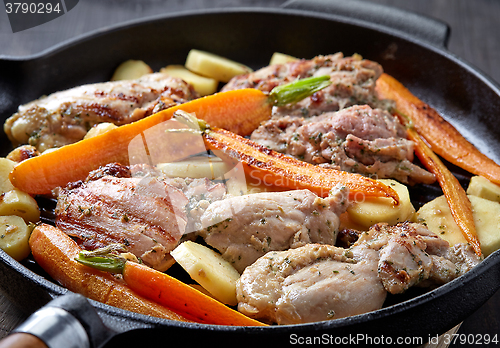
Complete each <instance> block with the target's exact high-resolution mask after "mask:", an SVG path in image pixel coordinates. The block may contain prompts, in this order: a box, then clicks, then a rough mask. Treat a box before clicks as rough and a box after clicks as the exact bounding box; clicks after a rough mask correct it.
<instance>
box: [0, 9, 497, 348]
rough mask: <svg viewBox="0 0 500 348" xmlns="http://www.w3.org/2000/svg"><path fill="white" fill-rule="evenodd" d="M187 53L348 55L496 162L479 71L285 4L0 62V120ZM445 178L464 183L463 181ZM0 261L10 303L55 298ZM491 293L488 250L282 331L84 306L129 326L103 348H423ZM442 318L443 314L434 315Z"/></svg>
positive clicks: (43, 282) (380, 32) (493, 270)
mask: <svg viewBox="0 0 500 348" xmlns="http://www.w3.org/2000/svg"><path fill="white" fill-rule="evenodd" d="M192 48H197V49H201V50H206V51H210V52H213V53H216V54H219V55H222V56H225V57H228V58H230V59H234V60H236V61H239V62H242V63H244V64H247V65H249V66H251V67H252V68H259V67H262V66H265V65H267V63H268V61H269V58H270V57H271V55H272V53H273V52H275V51H280V52H284V53H288V54H290V55H294V56H298V57H305V58H311V57H313V56H316V55H320V54H330V53H335V52H338V51H342V52H344V54H345V55H351V54H353V53H359V54H361V55H362V56H363V57H364V58H367V59H370V60H374V61H377V62H379V63H380V64H382V66H383V67H384V70H385V71H386V72H388V73H389V74H391V75H393V76H395V77H396V78H397V79H399V80H400V81H401V82H402V83H403V84H405V85H406V86H407V87H408V88H409V89H410V90H411V91H412V92H413V93H414V94H416V95H417V96H418V97H420V98H421V99H423V100H424V101H426V102H427V103H429V104H430V105H431V106H432V107H434V108H435V109H436V110H437V111H438V112H439V113H440V114H441V115H442V116H443V117H445V118H446V119H447V120H448V121H450V122H451V123H452V124H453V125H455V126H456V127H457V128H458V129H459V130H460V131H461V132H462V134H464V136H466V138H468V139H469V140H470V141H471V142H472V143H473V144H474V145H476V146H477V147H478V148H479V149H480V150H481V151H482V152H483V153H485V154H486V155H488V156H489V157H490V158H492V159H493V160H495V161H496V162H497V163H498V162H500V153H499V152H498V151H495V149H498V148H499V145H500V144H499V143H500V127H498V126H497V124H496V119H495V113H497V114H498V111H499V110H500V89H499V88H498V86H496V85H495V84H494V83H492V82H491V81H490V80H489V79H487V78H486V77H484V76H482V75H481V74H480V73H479V72H478V71H476V70H475V69H473V68H472V67H470V66H468V65H467V64H466V63H464V62H463V61H461V60H460V59H459V58H457V57H455V56H453V55H452V54H450V53H449V52H447V51H446V50H445V49H444V48H443V47H439V46H437V45H433V44H430V43H427V42H425V41H422V40H420V39H419V38H414V37H411V36H409V35H402V34H401V33H399V32H392V31H390V30H386V28H381V27H378V26H377V25H373V24H367V23H366V22H361V21H358V20H353V19H349V18H347V17H341V16H335V15H329V14H320V13H316V12H304V11H296V10H286V9H284V10H278V9H274V10H271V9H265V10H259V9H237V10H213V11H203V12H191V13H184V14H177V15H170V16H162V17H157V18H152V19H149V20H147V21H140V22H134V23H129V24H127V25H124V26H120V27H116V28H112V29H110V30H108V31H106V32H97V33H94V34H92V35H88V36H86V37H83V38H81V39H79V40H76V41H71V42H68V43H65V44H63V45H61V46H58V47H56V48H55V49H52V50H50V51H47V52H44V53H42V54H40V55H37V56H33V57H29V58H27V59H22V60H3V61H0V69H1V71H2V76H1V77H0V90H1V91H2V98H1V100H0V115H1V116H2V119H3V120H4V119H5V118H7V117H9V116H10V115H11V114H12V113H13V112H15V110H16V109H17V106H18V105H20V104H23V103H25V102H28V101H30V100H33V99H36V98H38V97H39V96H40V95H44V94H48V93H52V92H55V91H58V90H62V89H66V88H70V87H74V86H77V85H81V84H84V83H92V82H98V81H106V80H109V78H110V77H111V75H112V72H113V71H114V69H115V68H116V67H117V65H118V64H120V63H121V62H123V61H125V60H127V59H141V60H144V61H146V62H147V63H148V64H150V65H151V67H152V68H153V69H154V70H158V69H159V68H160V67H162V66H165V65H167V64H183V63H184V60H185V57H186V55H187V53H188V51H189V50H190V49H192ZM0 144H1V146H2V147H1V148H2V152H3V153H2V155H5V154H6V153H7V152H8V151H9V150H10V143H9V142H8V140H7V138H6V137H5V136H4V135H3V134H2V138H0ZM454 171H455V172H456V173H457V175H459V178H460V179H461V180H463V182H464V183H466V181H467V178H468V174H467V173H463V172H461V171H459V170H456V169H454ZM412 194H414V195H415V196H421V199H422V200H425V199H428V198H429V197H431V196H435V195H437V194H439V193H437V192H436V191H433V190H432V188H429V187H422V186H417V187H414V188H413V189H412ZM419 199H420V198H419ZM417 204H418V202H417ZM0 256H1V263H0V276H1V278H0V279H3V280H5V279H9V281H8V282H7V281H2V288H5V289H6V291H7V292H8V293H9V294H12V296H13V297H15V296H16V295H18V294H19V293H32V292H34V291H36V292H37V293H39V294H40V298H39V299H38V300H35V299H33V300H31V302H30V301H27V302H26V303H24V304H23V305H24V306H27V307H30V306H31V307H32V308H33V310H34V309H36V308H38V307H39V306H40V305H41V304H43V303H44V301H45V302H46V299H48V298H51V297H55V296H59V295H61V294H63V293H65V292H66V290H65V289H63V288H61V287H60V286H58V285H55V284H53V283H52V282H50V281H49V280H47V279H46V278H44V276H43V275H44V273H43V271H41V270H39V269H37V267H36V265H33V264H32V263H30V262H29V261H28V262H25V263H24V264H23V265H20V264H18V263H17V262H15V261H12V259H10V258H9V257H8V256H7V255H6V254H5V253H3V252H1V251H0ZM30 269H31V270H30ZM499 287H500V251H497V252H495V253H494V254H492V255H490V256H489V257H488V258H487V259H486V260H485V261H483V262H482V263H481V264H480V265H479V266H477V267H476V268H474V269H473V270H472V271H470V272H469V273H467V274H466V275H464V276H462V277H460V278H458V279H456V280H454V281H452V282H450V283H448V284H446V285H444V286H442V287H440V288H438V289H436V290H434V291H432V292H429V293H423V294H417V296H416V297H413V298H409V299H407V298H406V297H405V298H400V299H395V301H394V304H392V305H390V304H389V305H388V306H386V307H385V308H383V309H382V310H379V311H376V312H372V313H367V314H363V315H358V316H354V317H349V318H345V319H338V320H333V321H328V322H320V323H314V324H304V325H296V326H293V327H288V326H281V327H269V328H245V329H243V328H231V327H215V326H209V325H198V324H185V323H178V322H172V321H167V320H161V319H156V318H152V317H146V316H143V315H139V314H135V313H131V312H126V311H123V310H119V309H116V308H113V307H109V306H106V305H102V304H99V303H95V302H93V304H94V305H95V307H96V308H97V309H98V311H99V313H100V314H101V316H102V317H103V320H104V322H105V324H106V325H108V326H109V327H110V328H112V329H115V330H116V331H118V332H125V331H128V332H126V333H124V334H122V335H120V336H117V337H116V339H114V340H113V341H112V343H113V344H116V345H118V344H121V343H127V344H131V342H132V341H134V340H135V341H136V342H140V341H141V339H140V337H144V336H143V335H137V331H136V330H141V329H148V331H147V337H148V338H151V339H155V338H156V339H158V338H162V337H163V338H165V337H167V336H168V337H170V338H171V339H173V340H175V339H174V338H172V337H178V338H179V340H181V338H183V339H185V338H186V337H190V336H188V335H189V334H190V333H191V332H194V333H195V334H196V336H195V337H196V338H197V339H200V338H203V339H205V340H206V342H208V341H209V340H210V341H214V342H220V340H221V339H224V340H227V341H228V342H233V341H232V339H234V340H236V339H237V340H238V341H244V342H245V345H246V344H250V343H252V344H260V343H262V342H265V343H266V344H270V343H271V342H273V343H280V344H284V343H293V342H292V339H293V337H296V338H297V339H299V338H300V337H306V336H314V337H320V338H322V339H324V340H326V341H325V342H327V343H328V342H330V341H328V340H332V339H333V340H334V341H333V343H336V344H338V343H341V344H339V345H342V344H349V343H352V340H351V341H348V340H347V339H352V338H353V337H358V338H359V339H363V337H365V338H366V337H372V338H373V337H378V338H380V339H382V337H385V341H383V343H393V344H396V343H408V342H400V341H398V338H401V337H422V338H423V341H422V343H424V342H426V341H427V340H428V339H429V337H430V336H431V335H436V334H441V333H443V332H445V331H447V330H449V329H451V328H452V327H453V326H455V325H457V324H458V323H459V322H461V321H462V320H463V319H465V318H466V317H467V316H469V315H470V314H471V313H472V312H473V311H474V310H476V309H477V308H478V307H480V306H481V305H482V304H483V303H484V302H486V300H487V299H488V298H489V297H490V296H491V295H493V294H494V293H495V291H496V290H497V289H498V288H499ZM29 297H30V298H31V297H33V296H29ZM35 297H36V296H35ZM21 298H26V296H22V297H21ZM37 298H38V297H37ZM464 299H465V301H464ZM403 300H406V301H403ZM457 304H460V305H457ZM441 313H446V314H447V315H446V316H445V317H443V316H442V315H441ZM152 328H153V329H152ZM131 329H136V330H132V331H129V330H131ZM139 332H140V331H139ZM186 334H187V335H186ZM291 335H296V336H293V337H292V336H291ZM358 335H364V336H363V337H361V336H358ZM344 338H345V339H344ZM229 340H231V341H229ZM179 342H181V341H179ZM235 342H236V341H235ZM247 342H248V343H247ZM170 343H174V342H173V341H171V342H170ZM359 343H363V342H362V341H361V342H359V341H358V344H359ZM365 343H366V342H365ZM372 343H373V342H372ZM375 344H376V342H375Z"/></svg>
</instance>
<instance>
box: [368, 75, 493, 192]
mask: <svg viewBox="0 0 500 348" xmlns="http://www.w3.org/2000/svg"><path fill="white" fill-rule="evenodd" d="M376 88H377V92H378V93H379V95H380V97H382V98H387V99H392V100H394V101H395V102H396V109H397V110H398V111H399V112H401V113H402V114H404V115H405V116H407V117H408V118H409V120H410V121H411V122H412V124H413V127H414V128H415V130H416V131H417V132H418V134H420V135H421V136H423V137H424V139H425V140H426V141H427V142H428V143H429V145H430V146H431V148H432V150H433V151H434V152H435V153H437V154H438V155H440V156H441V157H443V158H444V159H446V160H447V161H449V162H451V163H453V164H455V165H457V166H458V167H460V168H462V169H465V170H467V171H468V172H470V173H473V174H476V175H482V176H484V177H486V178H488V179H489V180H490V181H492V182H494V183H496V184H499V185H500V166H499V165H498V164H496V163H495V162H494V161H492V160H491V159H490V158H488V157H487V156H485V155H484V154H482V153H481V152H480V151H479V150H478V149H477V148H476V147H475V146H474V145H472V144H471V143H470V142H468V141H467V140H466V139H465V138H464V137H463V136H462V135H461V134H460V133H459V132H458V131H457V130H456V129H455V128H454V127H453V126H452V125H451V124H450V123H448V122H447V121H446V120H444V119H443V118H442V117H441V116H440V115H439V114H438V113H437V112H436V110H434V109H433V108H431V107H430V106H429V105H427V104H426V103H424V102H423V101H421V100H420V99H419V98H417V97H416V96H415V95H413V94H412V93H411V92H410V91H409V90H408V89H407V88H405V87H404V86H403V85H402V84H401V83H400V82H399V81H397V80H396V79H395V78H394V77H392V76H390V75H387V74H385V73H384V74H382V76H380V77H379V78H378V80H377V87H376Z"/></svg>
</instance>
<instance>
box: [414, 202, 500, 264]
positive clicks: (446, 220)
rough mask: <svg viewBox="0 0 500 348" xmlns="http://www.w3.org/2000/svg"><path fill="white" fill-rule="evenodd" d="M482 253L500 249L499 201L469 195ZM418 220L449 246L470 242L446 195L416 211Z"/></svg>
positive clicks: (485, 253) (485, 254)
mask: <svg viewBox="0 0 500 348" xmlns="http://www.w3.org/2000/svg"><path fill="white" fill-rule="evenodd" d="M468 197H469V200H470V202H471V204H472V214H473V216H474V224H475V225H476V232H477V236H478V239H479V242H480V243H481V252H482V253H483V254H484V256H485V257H486V256H488V255H489V254H491V253H492V252H494V251H495V250H497V249H499V248H500V232H499V231H500V203H498V202H494V201H490V200H487V199H484V198H480V197H476V196H472V195H469V196H468ZM416 221H418V222H422V223H424V224H426V225H427V227H428V228H429V230H431V231H432V232H434V233H436V234H437V235H439V236H440V237H441V238H443V239H444V240H446V241H448V243H450V245H454V244H457V243H467V241H466V240H465V238H464V236H463V234H462V232H461V231H460V229H459V228H458V226H457V224H456V223H455V220H454V219H453V217H452V215H451V211H450V208H449V206H448V203H447V202H446V198H445V197H444V196H440V197H438V198H436V199H434V200H432V201H430V202H428V203H426V204H425V205H424V206H422V207H421V208H420V209H419V210H418V211H417V213H416Z"/></svg>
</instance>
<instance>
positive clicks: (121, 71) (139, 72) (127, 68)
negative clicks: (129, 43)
mask: <svg viewBox="0 0 500 348" xmlns="http://www.w3.org/2000/svg"><path fill="white" fill-rule="evenodd" d="M152 73H153V69H151V68H150V66H149V65H147V64H146V63H144V62H143V61H142V60H133V59H130V60H127V61H125V62H123V63H121V64H120V65H119V66H118V68H116V70H115V72H114V74H113V77H111V81H118V80H135V79H138V78H139V77H141V76H143V75H147V74H152Z"/></svg>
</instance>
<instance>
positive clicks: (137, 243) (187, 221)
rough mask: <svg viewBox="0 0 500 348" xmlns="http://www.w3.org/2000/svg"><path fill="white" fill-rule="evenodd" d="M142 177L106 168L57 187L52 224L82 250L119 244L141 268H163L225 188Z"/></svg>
mask: <svg viewBox="0 0 500 348" xmlns="http://www.w3.org/2000/svg"><path fill="white" fill-rule="evenodd" d="M133 171H134V172H136V173H137V170H133ZM142 173H143V174H144V176H142V177H140V176H138V177H131V171H130V170H129V168H128V167H125V166H121V165H119V164H109V165H107V166H105V167H102V168H100V169H98V170H96V171H94V172H91V173H90V174H89V176H88V177H87V179H86V180H85V181H84V182H77V183H72V184H70V185H68V186H67V187H65V188H62V189H60V190H59V192H58V200H57V206H56V210H55V212H56V225H57V226H58V227H59V228H60V229H61V230H62V231H64V232H65V233H67V234H68V235H71V236H74V237H77V238H78V239H79V241H80V243H81V245H82V247H83V248H85V249H89V250H92V249H95V248H98V247H103V246H106V245H108V244H110V243H120V244H124V245H125V246H127V248H128V251H129V252H131V253H133V254H134V255H135V256H137V257H138V258H140V259H141V260H142V261H143V262H144V263H145V264H147V265H149V266H151V267H153V268H156V269H159V270H165V269H167V268H168V267H169V266H170V265H171V264H172V263H173V260H172V258H171V257H170V255H169V253H170V251H172V250H173V249H174V248H175V247H176V246H177V244H178V243H179V241H180V239H181V237H182V236H183V235H184V233H186V231H187V228H188V227H189V226H192V225H194V224H195V223H197V222H198V221H199V214H201V212H202V211H204V209H205V208H206V207H207V206H208V205H209V204H210V203H211V202H212V201H215V200H218V199H223V198H224V197H225V194H226V190H225V186H224V185H223V184H221V183H212V182H210V181H209V180H208V179H181V178H173V179H170V178H164V177H155V176H151V175H149V174H151V172H149V173H148V172H146V171H144V172H142ZM196 210H199V211H198V212H197V214H195V213H194V211H196ZM188 232H189V231H188Z"/></svg>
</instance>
